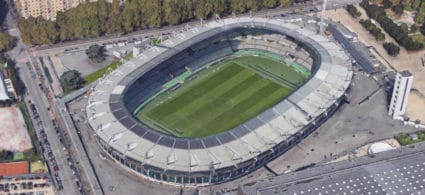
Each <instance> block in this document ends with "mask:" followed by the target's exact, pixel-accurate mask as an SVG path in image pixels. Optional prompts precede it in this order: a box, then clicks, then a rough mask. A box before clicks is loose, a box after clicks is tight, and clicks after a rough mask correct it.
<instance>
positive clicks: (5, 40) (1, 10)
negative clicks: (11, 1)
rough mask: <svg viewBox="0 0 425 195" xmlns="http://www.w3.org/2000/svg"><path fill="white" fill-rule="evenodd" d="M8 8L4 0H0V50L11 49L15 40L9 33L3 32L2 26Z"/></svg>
mask: <svg viewBox="0 0 425 195" xmlns="http://www.w3.org/2000/svg"><path fill="white" fill-rule="evenodd" d="M8 9H9V7H8V5H7V3H6V1H0V52H4V51H6V50H9V49H11V48H12V47H13V45H14V41H15V39H14V38H13V37H12V36H10V35H9V34H7V33H5V32H4V29H3V28H2V26H3V23H4V21H5V19H6V15H7V12H8Z"/></svg>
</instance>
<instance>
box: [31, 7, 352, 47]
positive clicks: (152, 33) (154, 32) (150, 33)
mask: <svg viewBox="0 0 425 195" xmlns="http://www.w3.org/2000/svg"><path fill="white" fill-rule="evenodd" d="M322 2H323V0H315V1H309V2H307V3H305V4H296V5H294V6H291V7H283V8H282V7H278V8H274V9H262V10H260V11H258V12H255V13H253V15H254V16H257V17H268V16H274V15H280V14H289V13H305V12H310V11H312V10H316V8H317V7H320V6H321V4H322ZM356 3H360V0H328V3H327V5H328V6H327V9H337V8H340V7H343V6H345V5H347V4H356ZM247 15H249V13H247V14H241V16H247ZM229 17H232V16H229ZM199 24H200V21H197V20H195V21H191V22H188V23H183V24H180V25H175V26H166V27H162V28H155V29H146V30H140V31H137V32H134V33H130V34H127V35H124V36H109V37H108V36H105V37H99V38H92V39H84V40H78V41H70V42H66V43H59V44H55V45H52V46H42V47H34V49H35V50H36V53H37V55H48V54H50V53H61V52H64V51H65V50H69V49H75V48H78V49H79V50H81V49H85V48H88V47H89V46H90V45H93V44H103V43H105V44H106V43H111V42H116V41H126V40H128V39H132V38H136V39H139V40H140V39H145V38H146V37H157V36H158V35H163V34H172V33H173V32H179V31H181V30H185V29H186V27H194V26H197V25H199Z"/></svg>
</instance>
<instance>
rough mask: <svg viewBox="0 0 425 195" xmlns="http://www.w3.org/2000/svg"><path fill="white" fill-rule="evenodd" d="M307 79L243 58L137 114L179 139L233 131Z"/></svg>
mask: <svg viewBox="0 0 425 195" xmlns="http://www.w3.org/2000/svg"><path fill="white" fill-rule="evenodd" d="M304 80H305V78H304V77H302V76H301V75H300V74H299V73H297V72H296V71H295V70H293V69H292V68H291V67H289V66H287V65H285V64H283V63H280V62H276V61H272V60H270V59H267V58H261V57H255V56H245V57H239V58H235V59H231V60H227V61H224V62H221V63H219V64H216V65H213V66H211V67H209V68H207V69H206V70H203V71H202V72H200V73H197V75H196V78H194V79H193V80H191V81H186V82H185V83H183V84H182V85H181V86H180V87H179V88H178V89H176V90H174V91H171V92H166V93H163V94H160V95H158V96H157V97H156V98H155V99H153V100H152V101H151V102H149V103H148V104H146V105H145V106H144V108H143V109H142V110H141V111H140V112H139V113H137V117H138V118H139V119H140V120H141V121H142V122H144V123H145V124H147V125H148V126H150V127H152V128H154V129H157V130H160V131H163V132H164V133H167V134H171V135H173V136H176V137H187V138H198V137H206V136H209V135H214V134H217V133H220V132H223V131H226V130H230V129H232V128H234V127H236V126H238V125H240V124H241V123H243V122H245V121H247V120H249V119H250V118H252V117H254V116H256V115H258V114H260V113H261V112H263V111H265V110H266V109H267V108H269V107H271V106H273V105H274V104H276V103H278V102H279V101H281V100H282V99H284V98H285V97H286V96H288V95H289V94H290V93H291V92H292V91H293V90H294V89H295V88H296V87H298V86H300V85H301V84H302V83H303V82H304Z"/></svg>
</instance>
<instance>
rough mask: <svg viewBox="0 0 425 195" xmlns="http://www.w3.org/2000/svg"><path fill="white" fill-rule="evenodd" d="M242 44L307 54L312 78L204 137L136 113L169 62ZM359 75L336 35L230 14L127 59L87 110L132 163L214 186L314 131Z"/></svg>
mask: <svg viewBox="0 0 425 195" xmlns="http://www.w3.org/2000/svg"><path fill="white" fill-rule="evenodd" d="M258 32H261V33H258ZM235 37H236V38H235ZM237 37H250V38H246V39H245V40H243V41H242V42H240V40H239V43H238V41H237V39H238V38H237ZM276 37H277V38H276ZM222 43H223V44H222ZM226 44H227V46H224V45H226ZM213 45H215V46H213ZM211 48H214V49H213V50H214V51H209V50H208V49H211ZM242 49H259V50H265V51H268V52H272V53H275V54H278V55H286V56H291V57H294V58H295V59H294V60H298V59H301V58H302V60H301V61H300V62H299V64H301V65H303V66H304V67H306V68H308V69H310V70H311V77H310V79H309V80H308V81H306V83H305V84H304V85H302V86H301V87H299V88H298V89H296V91H294V92H293V93H292V94H291V95H289V96H288V97H287V98H285V99H284V100H282V101H281V102H279V103H278V104H276V105H274V106H272V107H271V108H269V109H267V110H266V111H264V112H262V113H261V114H260V115H258V116H256V117H254V118H252V119H250V120H249V121H247V122H245V123H244V124H241V125H239V126H237V127H235V128H234V129H231V130H229V131H226V132H223V133H220V134H217V135H212V136H208V137H204V138H196V139H189V138H177V137H173V136H170V135H166V134H163V133H160V132H158V131H155V130H153V129H150V128H149V127H147V126H146V125H144V124H143V123H141V122H140V121H138V120H137V119H136V118H135V117H134V112H135V110H136V109H137V107H138V106H139V105H140V104H141V103H143V101H146V98H148V97H149V96H150V95H151V94H152V93H155V91H156V90H158V88H159V87H160V86H161V84H162V83H164V82H166V81H167V80H164V79H165V78H167V76H164V75H163V76H161V74H160V73H161V70H163V69H164V68H165V67H167V68H173V67H175V68H176V69H174V70H172V72H173V73H175V74H176V75H178V73H179V71H181V68H182V67H183V68H184V67H186V68H187V66H189V67H190V66H191V65H194V66H196V65H199V64H203V63H206V62H209V61H212V60H215V59H218V58H222V57H225V56H226V55H229V54H231V53H232V52H233V51H235V50H242ZM306 54H307V55H306ZM193 55H195V56H193ZM196 55H199V56H196ZM352 77H353V71H352V66H351V61H350V60H349V57H348V55H347V54H346V53H345V52H344V50H343V49H342V48H341V46H340V45H339V44H337V43H335V42H334V41H333V40H332V39H330V38H327V37H323V36H322V35H318V34H317V33H316V32H314V31H311V30H308V29H307V28H303V27H301V26H298V25H295V24H293V23H291V22H290V21H285V20H280V19H270V18H250V17H242V18H229V19H224V20H217V21H213V22H210V23H206V24H204V25H203V26H199V27H195V28H192V29H190V30H188V31H185V32H182V33H179V34H177V33H176V34H175V35H174V37H173V38H170V39H168V40H166V41H165V42H163V43H161V44H159V45H156V46H153V47H152V48H150V49H148V50H146V51H144V52H142V53H141V54H140V55H138V56H136V57H135V58H134V59H133V60H131V61H128V62H126V63H125V64H124V65H122V66H121V67H119V68H118V69H116V70H114V71H113V72H112V73H111V74H109V75H107V76H105V77H104V78H102V79H101V80H100V81H99V82H98V84H97V85H96V86H95V87H94V88H93V91H92V93H91V95H90V96H89V102H88V105H87V107H86V112H87V116H88V122H89V124H90V126H91V127H92V128H93V130H94V131H95V134H96V135H97V138H98V142H99V143H100V145H101V146H102V147H103V149H104V150H105V151H107V152H108V153H109V154H110V155H111V156H112V157H113V158H114V159H115V160H116V161H117V162H119V163H121V164H122V165H124V166H125V167H127V168H128V169H131V170H133V171H134V172H137V173H139V174H141V175H144V176H146V177H147V178H151V179H153V180H157V181H163V182H168V183H174V184H178V185H206V184H210V183H214V184H215V183H222V182H226V181H229V180H232V179H235V178H238V177H240V176H243V175H246V174H248V173H250V172H252V171H254V170H256V169H258V168H259V167H261V166H263V165H264V164H266V163H268V162H270V161H271V160H273V159H275V158H276V157H278V156H280V155H281V154H283V153H284V152H286V151H287V150H288V149H290V148H291V147H293V146H294V145H296V144H297V143H298V142H299V141H301V140H302V139H303V138H305V137H306V136H308V135H309V134H310V133H311V132H313V131H314V130H315V129H316V128H317V127H319V126H320V125H321V124H322V123H324V122H325V121H326V119H327V118H329V117H330V116H331V115H332V114H333V113H334V112H335V111H336V110H337V109H338V107H339V105H340V104H341V103H342V101H343V100H344V98H345V95H346V92H347V90H349V87H350V83H351V79H352ZM168 79H169V78H168Z"/></svg>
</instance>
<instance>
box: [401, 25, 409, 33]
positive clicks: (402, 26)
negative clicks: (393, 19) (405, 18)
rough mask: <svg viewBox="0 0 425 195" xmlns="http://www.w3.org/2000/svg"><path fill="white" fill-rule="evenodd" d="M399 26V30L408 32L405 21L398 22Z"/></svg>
mask: <svg viewBox="0 0 425 195" xmlns="http://www.w3.org/2000/svg"><path fill="white" fill-rule="evenodd" d="M400 28H401V30H403V32H405V33H408V32H409V26H407V24H406V23H402V24H400Z"/></svg>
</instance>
